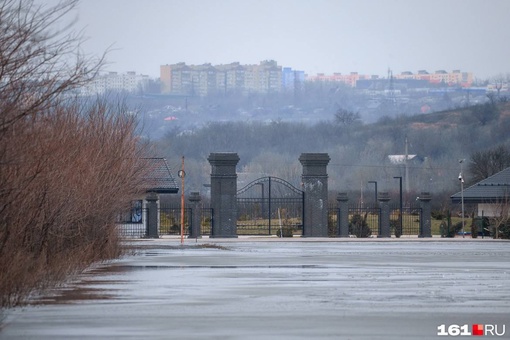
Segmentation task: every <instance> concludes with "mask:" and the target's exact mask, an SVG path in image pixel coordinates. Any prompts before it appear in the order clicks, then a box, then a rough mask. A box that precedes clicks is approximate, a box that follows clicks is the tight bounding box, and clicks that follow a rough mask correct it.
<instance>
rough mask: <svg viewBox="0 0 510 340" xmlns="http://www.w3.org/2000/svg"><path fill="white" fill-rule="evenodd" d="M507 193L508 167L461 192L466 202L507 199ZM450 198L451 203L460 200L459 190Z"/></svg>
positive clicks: (508, 185) (509, 170)
mask: <svg viewBox="0 0 510 340" xmlns="http://www.w3.org/2000/svg"><path fill="white" fill-rule="evenodd" d="M509 195H510V167H509V168H506V169H505V170H503V171H500V172H498V173H497V174H494V175H492V176H490V177H488V178H486V179H484V180H482V181H480V182H478V183H476V184H475V185H472V186H470V187H468V188H466V189H464V192H463V196H464V202H466V203H491V202H502V201H505V200H507V199H508V197H509ZM450 198H451V200H452V203H459V202H461V201H462V193H461V192H460V191H459V192H458V193H456V194H455V195H452V196H451V197H450Z"/></svg>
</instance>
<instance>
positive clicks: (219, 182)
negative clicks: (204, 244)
mask: <svg viewBox="0 0 510 340" xmlns="http://www.w3.org/2000/svg"><path fill="white" fill-rule="evenodd" d="M207 160H208V161H209V163H210V164H211V208H212V209H213V226H212V231H211V237H237V173H236V165H237V163H238V162H239V156H238V155H237V153H211V154H210V155H209V158H207Z"/></svg>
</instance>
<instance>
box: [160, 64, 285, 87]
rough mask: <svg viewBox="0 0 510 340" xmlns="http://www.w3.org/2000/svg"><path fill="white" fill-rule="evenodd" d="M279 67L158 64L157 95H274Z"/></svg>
mask: <svg viewBox="0 0 510 340" xmlns="http://www.w3.org/2000/svg"><path fill="white" fill-rule="evenodd" d="M281 77H282V68H281V66H278V64H277V63H276V61H274V60H266V61H262V62H260V64H258V65H240V64H239V63H238V62H235V63H231V64H227V65H217V66H212V65H211V64H203V65H189V66H188V65H186V64H185V63H178V64H174V65H161V67H160V79H161V84H162V86H161V92H162V93H167V94H178V95H189V96H207V95H214V94H228V93H241V94H246V93H278V92H280V91H281V86H282V84H281Z"/></svg>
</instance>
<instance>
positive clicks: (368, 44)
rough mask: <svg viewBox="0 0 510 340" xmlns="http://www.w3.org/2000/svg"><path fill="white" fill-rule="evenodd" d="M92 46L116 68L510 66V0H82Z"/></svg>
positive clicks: (375, 70)
mask: <svg viewBox="0 0 510 340" xmlns="http://www.w3.org/2000/svg"><path fill="white" fill-rule="evenodd" d="M74 14H75V15H77V17H78V21H77V26H76V27H77V28H80V29H81V28H83V29H84V34H85V36H87V37H88V40H87V42H86V43H85V44H84V46H83V47H84V49H85V50H86V52H89V53H92V54H100V53H101V52H102V51H104V50H105V49H107V48H108V47H109V46H112V45H113V47H114V50H113V51H112V52H110V54H109V56H108V61H109V62H110V63H111V64H110V65H109V66H108V69H109V70H112V71H118V72H126V71H136V72H137V73H143V74H148V75H150V76H153V77H158V76H159V66H160V65H163V64H174V63H177V62H181V61H183V62H186V63H187V64H202V63H212V64H227V63H231V62H234V61H239V62H240V63H241V64H258V63H259V62H260V61H261V60H266V59H274V60H276V61H277V62H278V64H279V65H281V66H286V67H292V68H293V69H297V70H304V71H305V72H306V73H308V74H311V75H313V74H316V73H318V72H323V73H326V74H331V73H333V72H341V73H349V72H353V71H357V72H359V73H361V74H377V75H380V76H386V74H387V70H388V68H391V69H392V70H393V72H394V73H395V74H397V73H400V72H402V71H412V72H416V71H418V70H422V69H425V70H428V71H429V72H433V71H436V70H440V69H444V70H447V71H451V70H454V69H460V70H462V71H471V72H473V73H474V75H475V76H476V77H477V78H487V77H491V76H496V75H498V74H501V73H504V74H507V73H509V72H510V0H293V1H292V0H82V1H81V3H80V4H79V7H78V10H77V11H76V12H75V13H74Z"/></svg>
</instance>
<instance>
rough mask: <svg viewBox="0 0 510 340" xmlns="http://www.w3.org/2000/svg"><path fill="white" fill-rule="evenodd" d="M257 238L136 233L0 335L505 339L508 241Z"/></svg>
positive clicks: (509, 301)
mask: <svg viewBox="0 0 510 340" xmlns="http://www.w3.org/2000/svg"><path fill="white" fill-rule="evenodd" d="M301 240H303V239H301ZM253 241H254V239H252V240H249V241H248V240H246V239H237V240H208V239H201V240H198V243H195V240H192V241H190V240H186V245H185V246H180V245H179V241H178V240H177V239H166V240H146V241H139V242H136V244H138V245H140V246H141V248H140V250H138V251H137V254H135V255H131V256H127V257H125V258H123V259H121V260H118V261H115V262H114V263H112V264H109V265H105V266H99V267H97V268H94V269H91V270H90V271H88V272H87V273H85V274H84V275H82V276H80V277H79V278H78V279H77V280H76V282H74V283H72V284H70V285H69V286H68V287H66V289H62V290H57V291H55V292H54V294H53V295H52V296H46V297H44V298H42V299H41V300H39V303H40V304H39V305H36V306H33V307H26V308H22V309H16V310H11V311H9V313H8V315H7V317H6V318H5V319H4V322H3V323H4V324H3V329H2V330H1V331H0V339H70V338H71V339H98V338H103V339H104V338H112V339H113V338H119V339H435V338H437V332H438V327H439V326H440V325H442V324H444V325H445V327H446V328H448V326H450V325H452V324H458V325H464V324H467V325H469V331H471V325H472V324H495V325H497V326H498V327H499V328H498V332H499V333H501V331H502V330H503V328H502V327H505V330H506V333H505V335H504V336H503V337H506V338H508V337H510V329H507V328H510V317H509V315H510V285H509V282H510V251H509V250H510V243H508V242H495V241H487V240H485V241H476V242H472V241H469V240H463V241H461V242H459V241H458V240H453V241H444V240H428V241H426V242H420V241H418V240H408V241H407V242H406V241H390V242H382V241H378V240H372V241H370V240H369V241H364V242H349V241H346V242H325V241H324V240H316V241H320V242H315V241H314V240H307V241H306V242H304V241H298V242H275V239H271V241H269V240H263V239H262V240H260V239H259V240H258V241H256V242H253ZM461 338H462V337H461Z"/></svg>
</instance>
